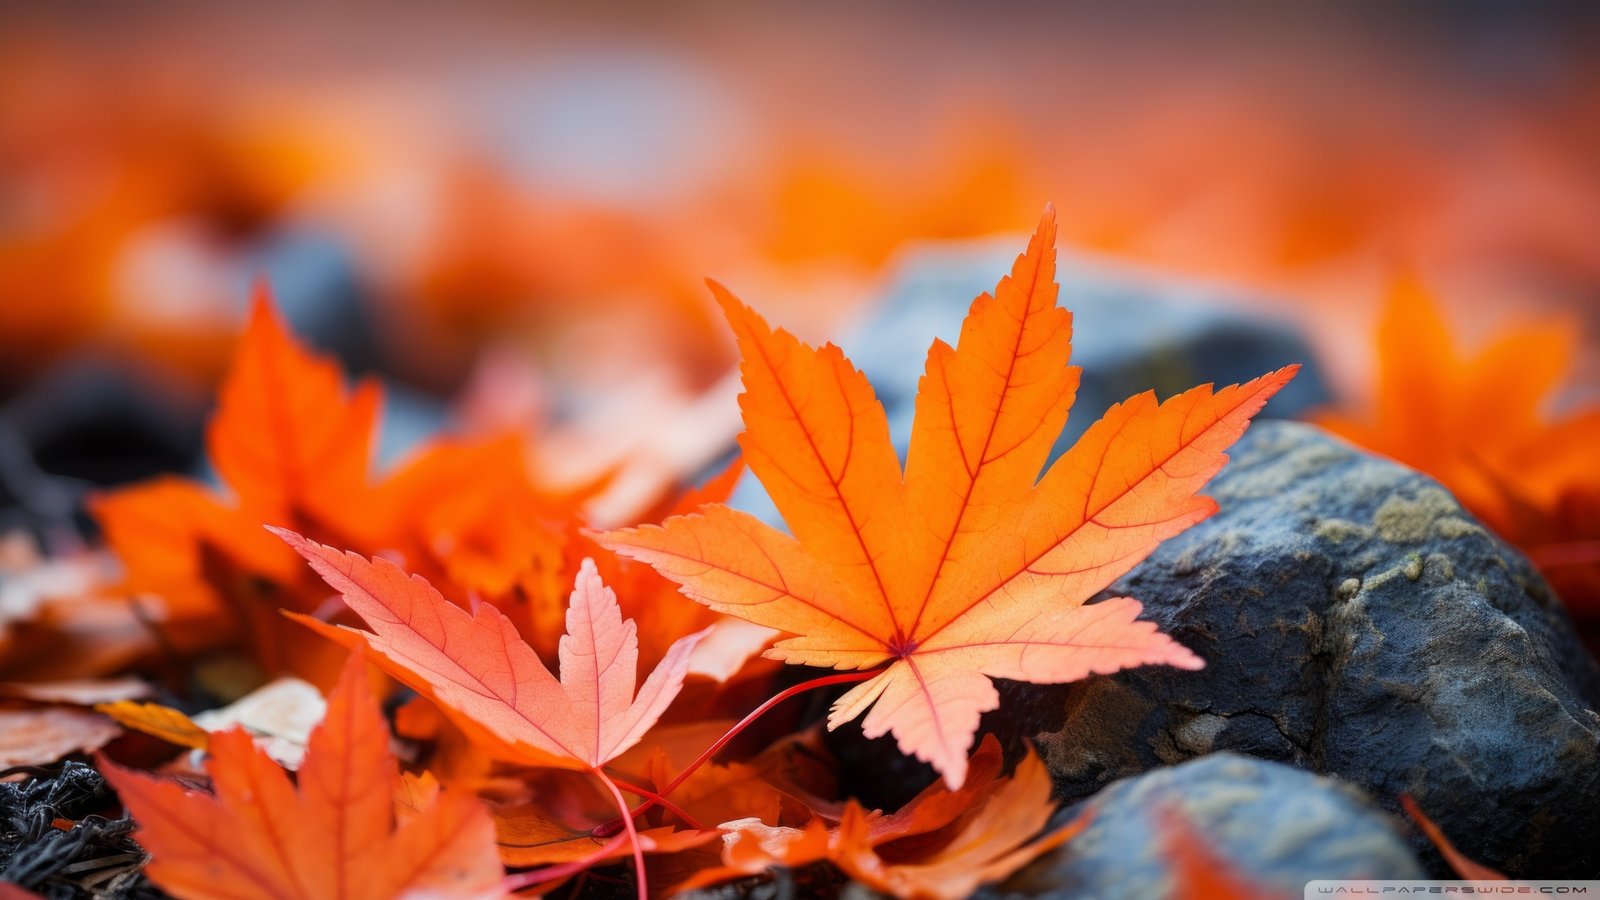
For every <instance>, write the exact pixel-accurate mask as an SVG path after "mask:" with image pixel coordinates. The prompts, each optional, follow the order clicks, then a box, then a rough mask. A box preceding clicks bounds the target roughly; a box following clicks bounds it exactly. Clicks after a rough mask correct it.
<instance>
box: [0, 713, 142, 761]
mask: <svg viewBox="0 0 1600 900" xmlns="http://www.w3.org/2000/svg"><path fill="white" fill-rule="evenodd" d="M120 734H122V729H121V728H119V727H117V724H116V723H115V722H113V721H111V720H110V719H107V718H106V717H105V716H102V715H99V714H98V713H92V712H88V711H85V710H81V709H63V708H61V707H54V706H47V707H44V708H42V709H3V710H0V769H9V768H11V767H13V766H46V765H49V764H51V763H54V762H57V761H59V760H61V759H63V758H65V757H67V756H71V755H72V754H74V753H93V752H94V751H96V750H99V749H100V748H101V747H104V746H105V745H106V744H108V743H110V742H111V741H112V740H113V739H114V738H116V737H117V735H120Z"/></svg>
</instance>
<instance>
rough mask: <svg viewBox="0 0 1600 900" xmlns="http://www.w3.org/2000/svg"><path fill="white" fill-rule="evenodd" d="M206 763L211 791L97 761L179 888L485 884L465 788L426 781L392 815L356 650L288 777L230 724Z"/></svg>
mask: <svg viewBox="0 0 1600 900" xmlns="http://www.w3.org/2000/svg"><path fill="white" fill-rule="evenodd" d="M206 769H207V771H208V772H209V773H210V775H211V780H212V786H213V788H214V790H215V795H214V796H213V795H206V794H198V793H190V792H188V791H185V790H184V789H183V788H182V787H181V786H179V785H178V784H176V783H174V782H170V781H163V780H160V779H156V778H152V777H150V776H147V775H143V774H140V773H138V772H134V771H131V770H128V769H123V768H121V767H119V766H116V765H114V764H112V763H110V762H108V761H106V760H104V759H102V760H100V771H101V772H102V773H104V774H105V776H106V778H107V779H108V780H109V781H110V782H111V784H112V786H113V787H115V788H116V790H117V794H118V796H120V797H121V798H122V802H123V803H124V804H125V805H126V806H127V807H128V810H129V811H130V812H131V813H132V814H133V816H134V818H135V819H136V820H137V821H138V822H139V831H138V839H139V842H140V843H141V844H143V845H144V847H145V848H146V849H147V850H149V851H150V854H151V862H150V865H149V868H148V869H147V871H148V873H149V875H150V878H151V880H153V881H155V883H156V884H158V885H160V886H161V887H162V889H164V890H166V891H169V892H170V893H172V894H174V895H176V896H178V897H203V898H212V897H231V898H240V900H245V898H257V897H261V898H273V900H277V898H282V897H301V898H306V900H316V898H323V897H327V898H338V900H359V898H372V900H380V898H388V897H395V896H401V895H403V894H408V893H436V894H449V895H451V896H477V895H490V894H494V893H497V888H498V885H499V880H500V877H501V874H502V870H501V867H500V860H499V857H498V855H497V854H496V852H495V846H494V822H493V821H492V820H491V819H490V817H489V814H488V811H487V810H485V809H484V808H483V806H482V805H481V804H480V803H479V802H478V800H477V798H475V797H473V796H472V795H470V794H464V793H459V792H449V791H446V792H434V793H432V795H431V796H429V797H427V798H426V801H425V805H422V806H421V807H420V808H416V809H408V810H406V811H405V815H406V821H405V822H404V823H403V824H400V825H399V826H398V827H397V825H396V817H397V814H398V813H397V805H396V801H395V798H396V792H397V791H398V790H399V788H400V787H401V781H400V776H399V770H398V768H397V767H396V764H395V759H394V756H393V754H391V753H390V752H389V730H388V727H387V726H386V725H385V724H384V721H383V716H382V714H381V713H380V712H379V710H378V706H377V703H376V702H375V701H374V699H373V697H372V694H371V691H370V688H369V687H368V686H367V679H366V670H365V666H364V665H363V663H362V661H361V659H360V658H359V655H358V656H357V657H355V658H352V659H351V661H350V662H349V664H348V665H347V666H346V667H345V670H344V674H343V675H342V676H341V677H340V680H339V684H338V687H337V688H335V690H334V691H333V693H332V694H331V695H330V696H329V698H328V712H327V716H326V718H325V719H324V720H323V722H322V724H321V725H319V726H318V727H317V729H316V730H315V731H314V732H312V735H311V740H310V744H309V749H308V751H307V753H306V759H305V763H304V764H303V765H302V766H301V767H300V772H299V777H298V782H299V787H298V789H297V788H296V787H295V785H294V784H293V783H291V782H290V780H289V778H288V776H287V775H285V774H284V772H283V770H282V769H280V768H279V767H278V765H277V763H274V762H273V761H272V760H271V759H270V758H269V757H268V756H267V755H266V754H265V753H264V752H262V751H261V750H259V749H257V748H256V746H255V743H254V742H253V741H252V739H251V737H250V735H249V733H248V732H246V731H244V730H243V729H235V730H232V731H225V732H221V733H219V734H215V735H212V736H211V740H210V757H209V759H208V760H207V762H206Z"/></svg>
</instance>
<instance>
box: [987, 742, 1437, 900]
mask: <svg viewBox="0 0 1600 900" xmlns="http://www.w3.org/2000/svg"><path fill="white" fill-rule="evenodd" d="M1083 807H1084V808H1086V809H1087V810H1088V811H1090V812H1092V815H1093V818H1092V819H1091V820H1090V823H1089V825H1088V827H1087V828H1085V829H1084V831H1083V833H1081V834H1079V835H1078V836H1077V837H1075V838H1073V839H1072V840H1071V841H1070V842H1068V843H1067V844H1066V845H1065V846H1063V847H1062V848H1061V849H1060V850H1058V851H1056V852H1055V853H1053V854H1051V855H1050V856H1048V857H1045V858H1043V859H1040V860H1039V861H1038V862H1036V863H1034V864H1033V865H1031V866H1029V867H1028V868H1027V869H1024V870H1023V871H1022V872H1019V873H1017V875H1015V876H1014V877H1012V878H1011V879H1010V880H1009V881H1008V882H1007V883H1006V884H1005V885H1003V886H1002V888H1001V889H1000V890H998V891H996V892H994V893H997V894H1001V895H1013V896H1017V895H1020V896H1029V897H1063V898H1064V897H1094V898H1097V900H1119V898H1129V900H1134V898H1137V900H1146V898H1149V900H1155V898H1161V897H1168V896H1172V895H1173V894H1174V891H1173V881H1174V874H1175V873H1174V872H1173V871H1172V869H1171V862H1170V859H1171V858H1170V855H1169V854H1168V852H1167V849H1166V842H1167V841H1168V840H1169V838H1168V836H1167V831H1166V827H1167V822H1168V818H1167V817H1168V816H1170V815H1172V814H1173V813H1177V814H1180V815H1181V816H1182V817H1183V819H1184V820H1185V821H1186V822H1187V823H1188V825H1189V827H1190V829H1191V831H1192V832H1193V833H1194V834H1195V835H1197V836H1199V837H1200V838H1201V839H1202V840H1204V841H1205V843H1206V849H1207V850H1208V851H1209V852H1210V853H1211V854H1212V855H1213V856H1215V857H1216V858H1217V859H1218V860H1219V861H1222V862H1225V863H1226V864H1227V865H1228V867H1229V869H1230V871H1231V872H1232V873H1233V874H1235V875H1237V876H1238V878H1239V880H1240V881H1243V882H1245V883H1247V884H1250V885H1252V886H1254V887H1258V888H1260V889H1261V891H1262V892H1263V893H1264V894H1265V895H1267V896H1274V895H1276V894H1278V893H1279V892H1281V895H1282V896H1284V897H1299V896H1301V893H1302V891H1303V890H1304V887H1305V884H1306V882H1308V881H1312V880H1315V879H1319V878H1395V879H1402V878H1421V877H1423V871H1422V866H1421V865H1420V864H1419V863H1418V862H1417V860H1416V858H1415V857H1414V856H1413V855H1412V853H1411V850H1410V848H1409V847H1408V846H1407V845H1406V842H1405V839H1404V837H1403V836H1402V832H1401V831H1400V830H1398V829H1397V827H1396V826H1397V824H1398V823H1396V822H1394V821H1393V820H1392V819H1391V818H1390V817H1389V816H1387V815H1385V814H1384V813H1382V812H1380V811H1379V810H1378V809H1377V808H1376V807H1375V806H1373V804H1372V801H1371V800H1369V799H1368V798H1367V797H1366V795H1364V794H1362V793H1361V791H1359V790H1356V789H1355V788H1353V787H1351V786H1349V785H1347V784H1344V783H1342V782H1339V781H1337V780H1335V779H1331V778H1321V777H1318V776H1316V775H1312V774H1310V773H1308V772H1304V771H1301V770H1298V769H1293V768H1290V767H1288V766H1284V765H1280V764H1278V763H1270V762H1265V761H1262V760H1258V759H1251V758H1249V757H1244V756H1237V755H1235V754H1232V753H1220V754H1214V755H1211V756H1206V757H1203V758H1201V759H1197V760H1194V761H1191V762H1187V763H1184V764H1182V765H1180V766H1175V767H1171V768H1163V769H1157V770H1155V771H1153V772H1150V773H1148V774H1145V775H1140V776H1137V777H1135V778H1130V779H1126V780H1124V781H1119V782H1117V783H1115V784H1113V785H1110V786H1109V787H1107V788H1106V789H1105V790H1103V791H1101V792H1100V793H1098V794H1096V795H1095V796H1094V798H1093V799H1092V800H1090V801H1088V802H1087V803H1085V804H1083ZM1077 812H1078V811H1074V814H1076V813H1077Z"/></svg>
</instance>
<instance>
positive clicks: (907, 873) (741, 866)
mask: <svg viewBox="0 0 1600 900" xmlns="http://www.w3.org/2000/svg"><path fill="white" fill-rule="evenodd" d="M1000 761H1001V753H1000V745H999V743H998V742H997V741H995V740H994V738H993V737H992V736H990V737H985V739H984V741H983V744H982V745H981V746H980V747H979V748H978V750H977V752H976V753H974V754H973V757H972V761H971V763H972V765H971V771H972V776H973V777H972V778H971V780H970V781H969V782H968V784H967V785H966V786H964V787H963V788H961V789H960V790H957V791H952V790H950V789H949V788H948V787H946V785H945V784H944V783H942V782H936V783H935V784H933V785H931V786H929V787H928V788H927V789H926V790H924V791H923V792H922V793H921V794H919V795H918V796H917V797H916V798H915V799H913V800H912V801H911V802H910V803H908V804H907V805H906V806H905V807H903V808H902V809H901V810H899V811H898V812H896V813H894V814H892V815H889V816H884V815H881V814H879V813H876V812H871V813H869V812H867V811H866V810H864V809H862V808H861V806H860V805H859V804H857V803H855V801H850V802H849V803H848V804H847V805H846V806H845V809H844V815H843V816H842V818H841V819H840V821H839V824H838V826H837V827H835V828H832V829H829V828H828V827H827V826H826V825H825V824H824V823H823V822H822V821H821V820H820V819H816V820H813V821H812V822H811V823H809V824H808V825H806V826H805V827H804V828H785V827H774V826H770V825H767V824H764V823H762V822H760V821H759V820H755V819H742V820H737V821H732V822H727V823H724V825H723V827H724V828H725V829H727V830H728V833H727V834H726V835H725V836H724V838H723V841H724V845H723V866H722V867H721V868H716V869H709V870H706V871H704V872H701V873H699V874H698V875H696V876H694V877H693V878H691V879H689V881H688V882H686V883H685V884H683V885H681V886H680V888H681V889H684V890H687V889H690V888H694V887H703V886H706V885H709V884H715V883H717V882H719V881H725V880H728V879H730V878H738V877H743V876H747V875H754V874H758V873H760V872H763V871H765V870H766V869H767V868H769V867H771V866H775V865H783V866H789V867H791V868H794V867H799V866H804V865H807V864H810V863H813V862H818V861H821V860H827V861H829V862H832V863H833V864H835V865H837V866H838V867H839V868H840V869H841V870H842V871H844V873H845V874H847V875H849V876H850V877H852V878H854V879H856V880H858V881H861V882H863V883H865V884H867V885H868V886H870V887H872V888H874V889H876V890H880V891H883V892H885V893H888V894H891V895H893V896H895V897H902V898H926V900H959V898H965V897H968V896H970V895H971V894H972V892H973V891H974V890H976V889H977V888H978V887H979V886H980V885H982V884H985V883H988V882H992V881H999V880H1001V879H1003V878H1005V877H1006V876H1008V875H1010V874H1011V873H1013V872H1015V871H1017V870H1018V869H1020V868H1022V867H1023V866H1025V865H1027V864H1028V863H1029V862H1031V861H1033V860H1034V859H1036V858H1038V857H1039V856H1040V855H1041V854H1043V853H1046V852H1048V851H1050V850H1052V849H1054V848H1056V847H1059V846H1060V845H1061V844H1063V843H1065V842H1066V841H1067V840H1069V839H1070V838H1071V837H1072V836H1073V835H1075V834H1077V833H1078V832H1079V831H1080V830H1082V828H1083V827H1084V824H1085V821H1084V820H1083V819H1081V818H1080V819H1077V820H1074V821H1073V822H1070V823H1068V824H1066V825H1064V826H1062V827H1061V828H1058V829H1056V830H1055V831H1053V832H1050V833H1049V834H1046V835H1043V836H1039V833H1040V831H1041V830H1042V829H1043V828H1044V826H1045V824H1046V822H1048V821H1049V819H1050V815H1051V813H1052V812H1053V811H1054V810H1055V801H1054V800H1053V799H1052V798H1051V795H1050V775H1049V772H1048V771H1046V770H1045V767H1044V764H1043V763H1042V762H1040V761H1039V758H1038V757H1037V756H1036V755H1034V754H1033V753H1032V751H1029V753H1028V755H1027V756H1025V757H1024V758H1023V760H1022V761H1021V762H1020V763H1019V764H1018V766H1017V770H1016V772H1015V773H1014V774H1013V775H1012V776H1011V777H1010V778H1004V777H1001V776H1000Z"/></svg>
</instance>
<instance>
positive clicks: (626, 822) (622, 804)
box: [594, 766, 650, 900]
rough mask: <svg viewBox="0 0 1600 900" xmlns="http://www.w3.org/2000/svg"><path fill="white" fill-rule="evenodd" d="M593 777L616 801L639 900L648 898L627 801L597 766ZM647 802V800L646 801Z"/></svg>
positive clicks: (647, 884)
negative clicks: (626, 839)
mask: <svg viewBox="0 0 1600 900" xmlns="http://www.w3.org/2000/svg"><path fill="white" fill-rule="evenodd" d="M594 774H595V777H596V778H598V779H600V783H601V784H603V785H605V786H606V790H608V791H610V792H611V799H612V800H615V801H616V803H617V811H618V812H620V813H622V828H623V830H624V831H626V832H627V833H628V843H629V844H630V845H632V847H633V871H634V874H635V875H636V876H637V878H638V882H639V883H638V885H637V887H638V889H639V900H650V882H649V880H648V879H647V878H646V876H645V871H644V848H643V847H641V846H640V845H639V831H638V829H636V828H634V827H633V815H632V814H631V813H630V812H629V811H628V801H627V800H626V799H624V798H623V796H622V791H620V790H618V789H617V783H616V782H615V781H612V780H611V776H610V775H607V774H606V773H605V772H604V771H603V770H601V769H600V768H599V767H598V766H596V767H595V769H594ZM646 802H649V801H646Z"/></svg>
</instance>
